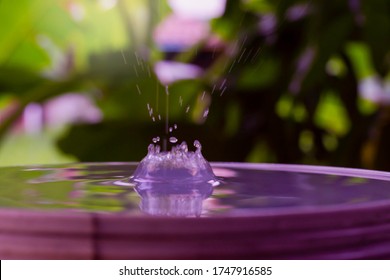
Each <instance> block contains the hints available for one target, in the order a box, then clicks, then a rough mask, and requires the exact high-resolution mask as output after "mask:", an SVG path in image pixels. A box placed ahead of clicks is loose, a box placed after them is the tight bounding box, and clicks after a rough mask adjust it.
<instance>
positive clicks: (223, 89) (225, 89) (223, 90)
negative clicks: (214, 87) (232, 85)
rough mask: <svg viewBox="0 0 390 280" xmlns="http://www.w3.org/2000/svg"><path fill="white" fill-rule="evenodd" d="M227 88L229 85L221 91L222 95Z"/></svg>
mask: <svg viewBox="0 0 390 280" xmlns="http://www.w3.org/2000/svg"><path fill="white" fill-rule="evenodd" d="M226 88H227V87H224V88H223V90H222V91H221V94H220V95H219V96H222V95H223V94H224V92H225V90H226Z"/></svg>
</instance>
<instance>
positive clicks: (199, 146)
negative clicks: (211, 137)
mask: <svg viewBox="0 0 390 280" xmlns="http://www.w3.org/2000/svg"><path fill="white" fill-rule="evenodd" d="M194 146H195V148H196V151H197V152H200V151H201V150H202V145H201V144H200V142H199V141H198V140H195V141H194Z"/></svg>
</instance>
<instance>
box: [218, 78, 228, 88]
mask: <svg viewBox="0 0 390 280" xmlns="http://www.w3.org/2000/svg"><path fill="white" fill-rule="evenodd" d="M226 80H227V79H223V81H222V83H221V86H220V87H219V90H221V89H222V88H223V87H224V86H225V84H226Z"/></svg>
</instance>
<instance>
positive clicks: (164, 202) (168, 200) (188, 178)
mask: <svg viewBox="0 0 390 280" xmlns="http://www.w3.org/2000/svg"><path fill="white" fill-rule="evenodd" d="M171 138H172V137H171ZM175 140H176V141H174V142H173V143H176V142H177V139H176V138H175ZM170 142H172V141H171V140H170ZM194 146H195V148H196V150H195V151H194V152H192V151H189V150H188V146H187V144H186V143H185V142H183V143H181V144H180V145H176V146H173V147H172V149H171V151H163V152H161V151H160V146H159V145H153V144H150V145H149V149H148V154H147V155H146V157H145V158H144V159H143V160H142V161H141V162H140V163H139V165H138V166H137V169H136V170H135V172H134V174H133V175H132V176H131V177H130V180H129V182H130V183H133V184H134V185H135V190H136V192H137V193H138V194H139V195H140V196H141V197H142V202H141V204H140V208H141V209H142V210H143V211H144V212H146V213H149V214H152V215H164V216H200V215H201V213H202V204H203V200H204V199H206V198H207V197H209V196H210V195H211V194H212V192H213V188H214V187H216V186H218V185H219V181H218V179H217V178H216V176H215V175H214V173H213V170H212V168H211V166H210V164H209V163H208V162H207V160H206V159H205V158H204V157H203V155H202V153H201V149H202V146H201V144H200V143H199V141H195V142H194Z"/></svg>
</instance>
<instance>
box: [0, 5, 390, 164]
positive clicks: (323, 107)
mask: <svg viewBox="0 0 390 280" xmlns="http://www.w3.org/2000/svg"><path fill="white" fill-rule="evenodd" d="M162 2H163V1H159V2H158V3H159V4H158V5H153V3H154V2H153V1H141V0H137V1H130V0H129V1H126V0H120V1H118V6H117V7H116V8H114V9H111V10H108V11H103V10H102V9H101V8H100V7H99V6H98V1H81V0H79V1H77V0H74V1H65V0H64V1H50V0H44V1H27V0H22V1H18V2H16V1H10V0H3V1H2V2H0V19H1V23H2V24H1V25H0V42H1V44H0V94H2V95H4V96H10V95H11V96H13V97H14V98H15V99H16V100H17V101H18V104H19V107H18V108H17V110H16V111H14V112H13V113H12V114H11V115H8V116H7V117H6V118H5V119H4V120H3V121H2V123H1V124H0V136H4V135H5V134H6V132H8V131H9V128H10V127H11V125H12V124H13V122H14V121H15V120H16V119H17V117H18V116H19V115H20V114H21V112H22V111H23V107H24V106H25V105H26V104H28V103H29V102H31V101H34V102H42V101H44V100H47V99H48V98H51V97H53V96H56V95H59V94H62V93H64V92H67V91H83V92H87V93H92V92H95V93H96V92H97V94H95V95H93V96H95V97H96V102H97V104H98V105H99V107H100V108H101V110H102V112H103V113H104V121H103V122H101V123H99V124H94V125H77V126H73V127H71V128H70V129H69V131H68V132H67V133H66V134H64V135H63V137H62V138H61V139H60V141H59V147H60V148H61V150H62V151H63V152H66V153H69V154H71V155H73V156H77V158H78V159H80V160H83V161H103V160H104V161H105V160H109V161H116V160H125V161H131V160H140V159H141V158H142V157H143V156H144V155H145V153H146V147H147V145H148V143H149V142H150V140H151V138H152V137H154V136H157V135H160V136H163V135H164V129H165V125H164V123H163V121H156V122H152V120H151V119H152V116H150V115H149V113H148V109H147V104H149V106H150V107H153V109H154V112H153V114H154V117H155V120H157V119H158V115H160V116H162V118H164V115H165V106H166V97H167V94H166V92H165V88H164V87H163V86H162V85H161V84H160V83H159V82H158V79H157V78H156V75H155V74H154V73H153V71H152V69H153V65H154V63H155V62H156V60H157V59H160V58H161V57H163V56H164V54H163V53H160V51H159V50H158V49H157V48H155V46H153V44H152V39H151V35H152V34H153V26H154V25H155V24H156V22H157V21H158V20H159V19H161V18H162V17H163V13H166V12H167V9H166V7H165V6H164V8H163V9H160V8H159V7H160V5H161V3H162ZM357 2H359V3H360V5H357V6H356V5H355V6H353V5H352V4H351V3H352V2H351V1H338V0H331V1H327V0H319V1H298V0H278V1H268V0H239V1H236V0H228V1H227V7H226V12H225V14H224V15H223V16H221V17H220V18H218V19H215V20H213V21H212V22H211V28H212V32H213V33H214V34H216V35H217V36H219V37H220V38H222V40H223V47H221V48H218V49H217V51H214V53H213V55H212V58H211V56H207V54H209V53H208V52H210V50H209V49H207V47H206V46H205V47H204V48H203V46H202V45H199V46H196V47H195V50H191V51H188V52H186V53H184V54H183V53H177V54H176V57H177V59H178V60H189V61H194V62H199V61H200V64H201V65H206V66H204V68H205V69H204V70H205V74H204V75H203V76H202V77H200V78H198V79H193V80H186V81H180V82H176V83H173V84H172V85H170V87H169V104H170V105H171V106H169V110H170V112H169V114H170V118H171V122H172V123H176V124H177V125H178V127H179V129H178V130H177V131H176V132H175V135H176V136H177V137H178V138H179V139H180V140H186V141H187V142H191V141H192V140H194V139H199V140H200V141H201V142H202V144H203V147H204V153H205V155H206V158H208V159H209V160H212V161H246V160H248V161H269V162H284V163H309V164H324V165H339V166H351V167H366V168H376V169H384V170H390V160H389V159H390V147H389V146H388V144H387V143H389V141H388V139H390V138H389V132H388V131H390V130H389V129H388V128H389V126H390V117H389V115H390V110H389V106H388V104H386V103H384V102H378V101H375V102H374V101H367V100H365V99H363V98H362V97H361V96H360V95H359V84H360V83H361V82H362V81H363V79H365V78H367V77H373V76H376V77H378V79H379V80H380V81H383V82H384V81H385V80H386V77H387V78H388V76H389V75H390V71H389V69H390V61H389V57H390V52H389V50H390V37H389V36H388V34H390V17H389V15H390V2H389V1H387V0H374V1H372V0H361V1H357ZM69 3H75V4H78V5H80V4H81V5H82V6H83V7H84V8H85V11H87V12H86V13H85V18H84V19H83V20H82V21H77V20H75V19H73V18H72V16H71V15H70V13H69V11H68V10H67V5H68V4H69ZM21 7H23V8H21ZM162 11H163V12H162ZM142 14H147V15H148V16H147V17H140V16H139V15H142ZM42 40H43V41H42ZM42 42H44V43H45V42H46V43H45V44H44V46H43V45H42ZM58 54H60V56H58ZM204 57H207V58H206V59H205V58H204ZM59 58H60V59H59ZM61 59H62V60H61ZM64 60H65V61H66V62H67V64H66V65H68V66H67V67H68V68H65V70H66V71H64V69H63V68H61V67H60V66H61V61H64ZM206 60H207V61H206ZM53 69H57V70H58V69H62V70H63V72H61V73H62V74H61V75H58V76H57V77H55V78H54V79H53V78H52V77H50V78H49V77H48V76H47V75H42V71H45V73H53V72H55V71H53ZM50 71H51V72H50ZM203 95H205V96H206V100H207V102H208V103H207V106H208V104H211V106H210V112H209V114H208V118H207V121H205V119H204V118H203V114H204V110H205V102H201V101H202V98H203V97H202V96H203ZM188 106H189V107H190V108H191V110H190V113H186V112H185V111H186V108H187V107H188ZM202 123H203V124H202Z"/></svg>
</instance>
